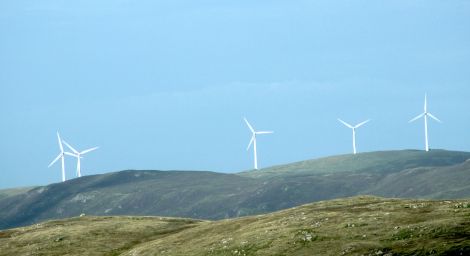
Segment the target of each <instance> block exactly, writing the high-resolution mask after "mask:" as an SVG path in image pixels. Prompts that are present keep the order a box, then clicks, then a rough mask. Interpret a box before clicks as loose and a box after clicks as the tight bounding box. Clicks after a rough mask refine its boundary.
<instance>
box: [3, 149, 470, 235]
mask: <svg viewBox="0 0 470 256" xmlns="http://www.w3.org/2000/svg"><path fill="white" fill-rule="evenodd" d="M469 158H470V153H468V152H455V151H444V150H433V151H431V152H423V151H416V150H403V151H384V152H371V153H361V154H358V155H342V156H334V157H328V158H321V159H316V160H309V161H304V162H299V163H293V164H289V165H283V166H276V167H272V168H267V169H263V170H259V171H250V172H242V173H239V174H224V173H215V172H192V171H131V170H129V171H122V172H115V173H108V174H103V175H94V176H86V177H82V178H79V179H73V180H69V181H67V182H64V183H56V184H51V185H49V186H44V187H37V188H34V189H31V190H25V191H23V192H19V193H14V194H12V195H9V196H6V197H3V198H1V197H0V209H1V210H0V229H5V228H11V227H18V226H25V225H30V224H33V223H38V222H41V221H44V220H49V219H60V218H68V217H73V216H78V215H80V214H81V213H85V214H89V215H158V216H171V217H186V218H195V219H212V220H217V219H225V218H233V217H240V216H247V215H254V214H261V213H267V212H273V211H277V210H281V209H287V208H290V207H294V206H298V205H301V204H305V203H309V202H315V201H320V200H328V199H334V198H343V197H350V196H355V195H361V194H372V195H378V196H384V197H403V198H440V199H447V198H469V197H470V187H469V184H470V162H469V161H467V159H469Z"/></svg>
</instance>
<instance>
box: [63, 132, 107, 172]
mask: <svg viewBox="0 0 470 256" xmlns="http://www.w3.org/2000/svg"><path fill="white" fill-rule="evenodd" d="M62 142H64V144H65V145H66V146H67V147H68V148H69V149H70V150H72V151H73V153H70V152H65V153H64V154H66V155H69V156H73V157H76V158H77V177H82V173H81V172H80V158H82V155H84V154H86V153H89V152H91V151H93V150H96V149H98V147H94V148H89V149H86V150H83V151H81V152H78V151H77V150H76V149H74V148H73V147H72V146H70V144H68V143H67V142H66V141H64V140H62Z"/></svg>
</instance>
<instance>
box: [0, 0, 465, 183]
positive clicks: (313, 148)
mask: <svg viewBox="0 0 470 256" xmlns="http://www.w3.org/2000/svg"><path fill="white" fill-rule="evenodd" d="M469 13H470V1H465V0H454V1H438V0H427V1H424V0H423V1H409V0H406V1H405V0H398V1H362V0H357V1H346V0H345V1H336V0H333V1H331V0H330V1H322V0H320V1H306V0H305V1H301V0H294V1H276V0H274V1H264V0H263V1H245V0H242V1H220V0H219V1H209V0H207V1H187V0H171V1H159V0H155V1H147V0H141V1H129V0H120V1H116V0H113V1H109V0H102V1H92V0H77V1H63V0H62V1H59V0H44V1H31V0H29V1H26V0H4V1H1V2H0V35H1V40H0V117H1V118H2V122H1V125H0V172H1V178H0V188H6V187H17V186H29V185H43V184H49V183H53V182H59V181H60V166H59V165H55V166H53V167H51V168H47V165H48V164H49V163H50V161H51V160H52V159H53V158H54V157H55V156H56V155H57V153H58V150H59V149H58V146H57V141H56V137H55V136H56V135H55V133H56V131H57V130H59V131H60V132H61V135H62V137H63V138H64V139H65V140H66V141H68V142H69V143H71V144H72V145H74V146H76V148H78V149H85V148H89V147H93V146H100V149H99V150H97V151H94V152H91V153H90V154H88V155H85V158H84V159H83V161H82V173H83V174H84V175H90V174H97V173H106V172H111V171H119V170H123V169H158V170H180V169H184V170H211V171H219V172H236V171H242V170H248V169H250V168H251V167H252V153H251V151H250V152H247V151H246V150H245V148H246V146H247V144H248V142H249V139H250V133H249V131H248V129H247V127H246V126H245V124H244V123H243V117H244V116H246V117H247V118H248V119H249V120H250V122H251V123H252V124H253V125H254V126H255V128H257V129H263V130H274V131H275V134H273V135H266V136H262V137H261V136H260V137H259V145H258V146H259V158H260V162H259V164H260V166H261V167H266V166H271V165H277V164H283V163H289V162H294V161H300V160H305V159H311V158H318V157H323V156H329V155H336V154H346V153H350V151H351V131H350V130H349V129H347V128H345V127H344V126H342V125H341V124H340V123H339V122H338V121H337V120H336V118H338V117H340V118H342V119H343V120H345V121H348V122H351V123H358V122H360V121H363V120H365V119H368V118H370V119H372V121H371V122H370V123H368V124H367V125H365V126H363V127H361V128H360V129H359V130H358V135H357V136H358V150H359V151H361V152H364V151H375V150H389V149H409V148H413V149H422V148H423V147H424V139H423V124H422V122H416V123H412V124H408V123H407V122H408V120H409V119H411V118H413V117H414V116H416V115H417V114H419V113H420V112H421V111H422V107H423V106H422V105H423V98H424V93H425V92H427V93H428V97H429V98H428V100H429V110H430V111H431V112H432V113H433V114H434V115H436V116H437V117H439V118H440V119H441V120H443V123H442V124H439V123H435V122H431V123H430V128H429V129H430V145H431V148H444V149H449V150H463V151H470V145H469V141H470V136H469V133H468V130H469V128H470V113H469V111H468V110H469V109H470V101H469V100H468V99H469V98H470V72H469V70H470V69H469V68H470V33H469V28H470V15H468V14H469ZM66 168H67V178H72V177H74V169H75V161H74V160H73V159H67V161H66Z"/></svg>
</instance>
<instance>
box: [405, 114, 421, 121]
mask: <svg viewBox="0 0 470 256" xmlns="http://www.w3.org/2000/svg"><path fill="white" fill-rule="evenodd" d="M423 116H424V113H422V114H420V115H418V116H417V117H415V118H413V119H411V120H410V121H408V123H411V122H414V121H416V120H418V119H420V118H421V117H423Z"/></svg>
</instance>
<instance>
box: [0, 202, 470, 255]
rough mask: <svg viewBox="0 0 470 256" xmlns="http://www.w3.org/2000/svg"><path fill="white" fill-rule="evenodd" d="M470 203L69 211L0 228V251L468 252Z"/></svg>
mask: <svg viewBox="0 0 470 256" xmlns="http://www.w3.org/2000/svg"><path fill="white" fill-rule="evenodd" d="M469 216H470V202H469V201H467V200H458V201H457V200H453V201H425V200H402V199H383V198H378V197H371V196H361V197H353V198H346V199H338V200H332V201H323V202H318V203H313V204H308V205H303V206H300V207H296V208H292V209H288V210H283V211H279V212H275V213H270V214H265V215H258V216H251V217H243V218H237V219H231V220H221V221H199V220H191V219H177V218H159V217H93V216H85V217H77V218H72V219H65V220H56V221H50V222H46V223H41V224H37V225H33V226H28V227H24V228H16V229H11V230H4V231H0V255H31V254H34V255H65V254H67V255H123V256H124V255H129V256H130V255H388V256H391V255H469V254H470V240H468V237H470V225H469V224H470V219H469Z"/></svg>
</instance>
